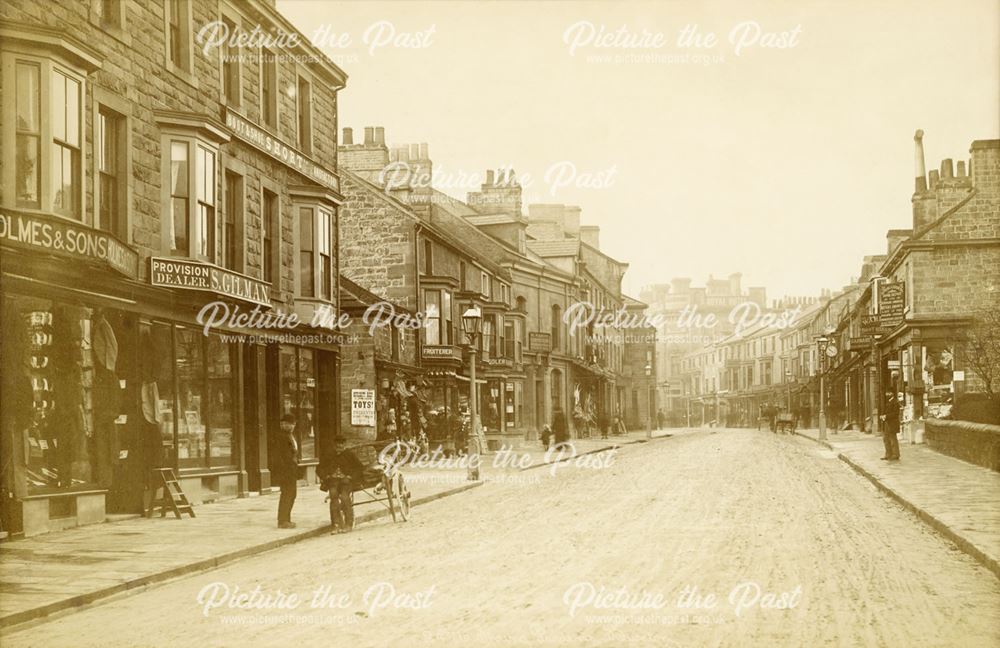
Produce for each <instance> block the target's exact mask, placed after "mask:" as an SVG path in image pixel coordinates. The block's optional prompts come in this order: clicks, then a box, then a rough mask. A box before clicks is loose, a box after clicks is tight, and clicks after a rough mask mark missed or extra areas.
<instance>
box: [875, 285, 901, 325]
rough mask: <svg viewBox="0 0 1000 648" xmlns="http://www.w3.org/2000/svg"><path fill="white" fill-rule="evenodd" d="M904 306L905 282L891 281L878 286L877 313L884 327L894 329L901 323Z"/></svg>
mask: <svg viewBox="0 0 1000 648" xmlns="http://www.w3.org/2000/svg"><path fill="white" fill-rule="evenodd" d="M905 306H906V284H904V283H903V282H902V281H892V282H887V283H884V284H882V285H881V286H879V291H878V315H879V321H880V322H881V324H882V326H883V327H884V328H887V329H894V328H896V327H897V326H899V325H900V324H902V323H903V310H904V308H905Z"/></svg>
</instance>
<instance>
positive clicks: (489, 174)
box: [485, 169, 493, 187]
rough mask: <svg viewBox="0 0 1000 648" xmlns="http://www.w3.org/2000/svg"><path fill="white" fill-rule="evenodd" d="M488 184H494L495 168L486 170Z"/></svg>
mask: <svg viewBox="0 0 1000 648" xmlns="http://www.w3.org/2000/svg"><path fill="white" fill-rule="evenodd" d="M485 184H486V185H487V186H490V187H492V186H493V169H487V170H486V183H485Z"/></svg>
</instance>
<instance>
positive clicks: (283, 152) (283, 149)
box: [226, 110, 340, 192]
mask: <svg viewBox="0 0 1000 648" xmlns="http://www.w3.org/2000/svg"><path fill="white" fill-rule="evenodd" d="M226 127H227V128H228V129H229V130H231V131H233V133H234V134H235V135H236V137H239V138H240V139H241V140H244V141H246V142H249V143H250V144H253V145H254V146H256V147H257V148H259V149H260V150H262V151H264V152H265V153H267V154H268V155H270V156H271V157H273V158H275V159H276V160H278V161H279V162H282V163H284V164H287V165H288V166H290V167H292V168H293V169H295V170H296V171H298V172H299V173H301V174H302V175H304V176H306V177H309V178H311V179H313V180H315V181H316V182H318V183H319V184H321V185H323V186H324V187H327V188H328V189H333V190H334V191H337V192H339V191H340V180H338V179H337V176H335V175H333V174H332V173H330V172H329V171H327V170H326V169H324V168H323V167H321V166H320V165H318V164H316V163H315V162H313V161H312V160H310V159H309V158H308V157H306V156H305V154H303V153H301V152H299V151H297V150H295V149H293V148H292V147H291V146H288V145H287V144H285V143H284V142H282V141H281V140H279V139H278V138H276V137H274V136H273V135H271V134H270V133H268V132H267V131H265V130H262V129H261V128H259V127H258V126H256V125H255V124H252V123H250V122H249V121H247V120H246V118H245V117H243V115H241V114H239V113H236V112H233V111H232V110H226Z"/></svg>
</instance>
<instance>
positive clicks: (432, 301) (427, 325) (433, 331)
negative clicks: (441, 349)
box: [424, 290, 441, 346]
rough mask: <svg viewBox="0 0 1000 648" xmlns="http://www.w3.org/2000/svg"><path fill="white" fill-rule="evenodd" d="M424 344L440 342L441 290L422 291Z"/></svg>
mask: <svg viewBox="0 0 1000 648" xmlns="http://www.w3.org/2000/svg"><path fill="white" fill-rule="evenodd" d="M424 344H427V345H432V346H433V345H438V344H441V291H439V290H425V291H424Z"/></svg>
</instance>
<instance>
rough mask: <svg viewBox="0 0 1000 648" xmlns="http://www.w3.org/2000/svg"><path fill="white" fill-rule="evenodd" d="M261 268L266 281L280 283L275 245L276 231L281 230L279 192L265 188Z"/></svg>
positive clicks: (262, 195) (262, 197)
mask: <svg viewBox="0 0 1000 648" xmlns="http://www.w3.org/2000/svg"><path fill="white" fill-rule="evenodd" d="M261 204H262V210H261V211H262V212H263V213H262V215H261V220H262V222H261V257H262V259H261V268H262V278H263V279H264V281H267V282H270V283H272V284H275V285H276V284H277V283H278V277H276V276H275V272H274V269H275V268H276V267H278V264H276V263H275V257H276V256H277V254H278V248H277V246H275V232H278V231H280V229H279V226H278V214H279V211H278V194H276V193H274V192H273V191H268V190H267V189H264V190H263V191H262V192H261Z"/></svg>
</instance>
